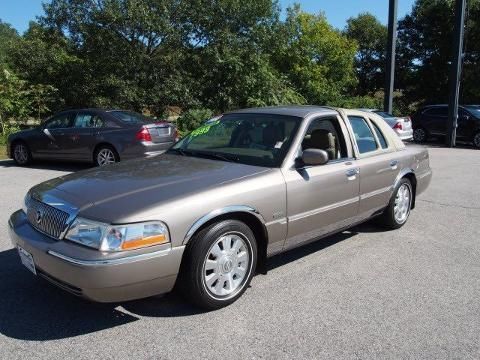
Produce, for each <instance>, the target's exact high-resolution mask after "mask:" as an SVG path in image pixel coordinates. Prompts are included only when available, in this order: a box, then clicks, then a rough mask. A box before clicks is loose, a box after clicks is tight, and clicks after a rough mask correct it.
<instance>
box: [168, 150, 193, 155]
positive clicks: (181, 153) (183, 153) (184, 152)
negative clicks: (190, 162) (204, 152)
mask: <svg viewBox="0 0 480 360" xmlns="http://www.w3.org/2000/svg"><path fill="white" fill-rule="evenodd" d="M167 153H170V154H171V153H176V154H180V155H182V156H187V154H188V153H187V152H186V151H185V150H183V149H181V148H176V149H168V150H167Z"/></svg>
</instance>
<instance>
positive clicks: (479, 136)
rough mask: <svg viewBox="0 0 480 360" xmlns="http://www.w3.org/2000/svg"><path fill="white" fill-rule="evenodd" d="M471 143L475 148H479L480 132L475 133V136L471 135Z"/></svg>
mask: <svg viewBox="0 0 480 360" xmlns="http://www.w3.org/2000/svg"><path fill="white" fill-rule="evenodd" d="M473 145H474V146H475V147H476V148H477V149H480V132H478V133H476V134H475V136H474V137H473Z"/></svg>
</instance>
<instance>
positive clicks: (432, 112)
mask: <svg viewBox="0 0 480 360" xmlns="http://www.w3.org/2000/svg"><path fill="white" fill-rule="evenodd" d="M423 114H424V115H427V116H434V117H447V116H448V108H447V107H446V106H441V107H440V106H439V107H433V108H427V109H426V110H425V111H424V112H423Z"/></svg>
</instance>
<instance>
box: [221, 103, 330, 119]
mask: <svg viewBox="0 0 480 360" xmlns="http://www.w3.org/2000/svg"><path fill="white" fill-rule="evenodd" d="M312 113H319V114H325V115H327V114H338V112H337V111H336V110H335V109H334V108H330V107H327V106H317V105H289V106H266V107H257V108H249V109H239V110H235V111H230V112H227V113H226V114H271V115H287V116H296V117H301V118H305V117H307V116H308V115H310V114H312Z"/></svg>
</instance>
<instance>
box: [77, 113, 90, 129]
mask: <svg viewBox="0 0 480 360" xmlns="http://www.w3.org/2000/svg"><path fill="white" fill-rule="evenodd" d="M92 118H93V115H92V114H88V113H78V114H77V116H76V117H75V122H74V125H73V126H74V127H76V128H90V127H93V126H92Z"/></svg>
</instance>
